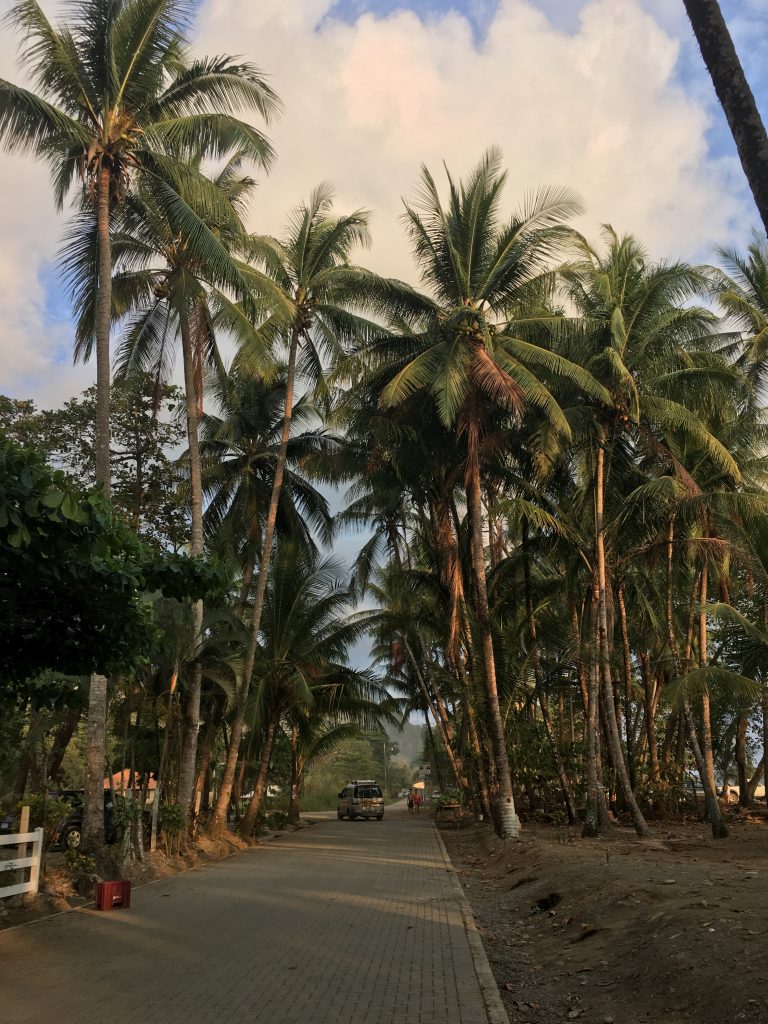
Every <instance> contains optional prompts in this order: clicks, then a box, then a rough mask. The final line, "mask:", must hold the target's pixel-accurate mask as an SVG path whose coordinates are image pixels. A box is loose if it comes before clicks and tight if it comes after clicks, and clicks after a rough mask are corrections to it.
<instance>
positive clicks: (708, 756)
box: [699, 555, 717, 792]
mask: <svg viewBox="0 0 768 1024" xmlns="http://www.w3.org/2000/svg"><path fill="white" fill-rule="evenodd" d="M707 584H708V573H707V562H706V555H705V556H704V564H703V565H702V567H701V581H700V590H699V599H700V602H701V603H700V605H699V666H700V667H701V668H703V667H704V666H705V665H706V664H707ZM701 716H702V753H703V754H704V765H705V767H706V771H707V781H708V783H709V787H710V788H711V789H712V790H713V791H714V792H717V783H716V782H715V756H714V750H713V748H712V711H711V708H710V699H709V691H708V690H707V688H706V686H705V687H704V691H703V693H702V695H701Z"/></svg>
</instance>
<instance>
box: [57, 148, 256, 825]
mask: <svg viewBox="0 0 768 1024" xmlns="http://www.w3.org/2000/svg"><path fill="white" fill-rule="evenodd" d="M244 157H245V154H244V153H243V152H240V151H238V152H236V153H235V154H233V155H232V156H231V157H230V158H229V159H228V160H227V161H226V162H225V163H224V166H223V167H222V169H221V170H220V171H219V172H218V174H216V175H215V176H214V177H213V178H212V179H211V181H210V183H209V185H210V187H211V189H212V190H213V191H215V192H218V193H219V194H220V200H221V208H222V210H224V211H225V212H224V214H223V215H220V216H218V217H214V216H213V215H212V214H206V211H205V208H202V209H198V208H197V206H196V200H197V198H198V196H197V195H196V189H195V187H192V188H189V187H188V185H189V182H186V181H185V182H182V183H180V186H179V188H180V191H179V196H180V198H181V199H182V200H183V202H184V203H185V204H186V207H187V208H188V209H189V210H190V211H192V212H193V213H194V215H195V216H196V217H197V219H198V225H197V226H198V228H199V230H195V231H193V232H191V233H190V232H189V228H190V224H189V221H188V219H187V218H184V217H182V218H181V219H179V218H178V216H177V213H178V211H177V209H176V208H175V207H167V206H166V205H165V204H164V203H162V202H161V201H160V200H159V197H158V196H157V194H156V192H155V190H154V189H153V188H152V187H151V183H150V184H149V185H148V184H147V180H146V179H141V180H139V181H138V182H137V184H136V186H135V187H134V189H133V191H132V192H131V193H130V195H128V196H126V198H125V200H124V202H123V203H122V204H121V206H120V208H119V211H118V212H117V213H116V215H115V217H114V218H113V228H114V229H113V244H112V253H113V258H114V261H115V268H116V272H115V277H114V281H113V291H112V298H113V302H112V314H113V318H114V319H118V320H123V321H125V323H126V329H125V333H124V338H123V341H122V344H121V350H120V355H119V362H118V366H119V371H120V372H122V373H131V372H140V373H149V374H151V376H152V378H153V379H154V380H155V385H156V388H157V389H158V390H159V389H160V388H161V387H162V386H163V385H164V384H165V382H166V380H167V378H168V376H169V375H170V372H171V370H172V366H173V357H174V355H175V350H176V348H177V345H178V343H179V341H180V347H181V355H182V363H183V367H184V387H185V394H186V421H187V440H188V449H187V459H188V465H189V473H188V477H189V492H190V512H191V531H190V544H189V550H190V553H191V554H192V555H195V556H199V555H202V553H203V492H202V484H201V467H200V451H199V439H198V419H199V415H200V412H201V410H202V397H203V395H202V373H203V366H204V365H205V363H208V364H214V365H219V363H220V359H219V356H218V350H217V347H216V335H215V327H214V322H215V321H216V320H219V319H225V320H226V325H227V327H228V328H229V329H232V327H233V326H234V327H236V328H237V329H239V330H240V331H241V333H242V330H243V326H242V325H243V323H244V322H247V321H245V318H244V316H243V315H242V311H241V310H240V309H239V308H238V306H237V304H236V303H235V302H234V301H233V299H232V298H230V295H232V294H234V295H235V296H240V297H241V298H242V299H244V300H246V301H247V299H248V297H249V296H250V294H251V290H252V285H253V281H252V280H251V281H249V283H248V284H246V283H245V281H244V279H243V277H242V274H241V273H240V271H239V268H238V264H237V261H236V259H235V257H234V256H233V255H232V254H231V252H232V250H233V249H234V250H235V251H236V248H237V245H238V242H239V241H242V239H243V238H244V233H243V231H242V228H241V225H240V220H239V215H240V213H241V212H242V210H243V209H244V206H245V203H246V202H247V200H248V197H249V195H250V193H251V191H252V189H253V187H254V184H255V183H254V181H253V179H252V178H250V177H249V176H248V175H246V174H244V173H243V172H242V162H243V159H244ZM200 159H201V158H200V156H199V155H198V156H196V157H195V158H194V159H193V160H192V161H191V162H190V166H191V167H193V168H195V167H197V166H198V165H199V163H200ZM201 179H202V176H201ZM97 249H98V224H97V218H96V216H95V215H94V211H93V210H92V209H91V208H86V209H84V210H82V211H81V212H80V214H79V215H78V216H77V217H76V218H75V219H74V221H73V224H72V226H71V229H70V231H69V234H68V236H67V238H66V240H65V243H64V247H63V250H62V253H61V264H62V267H63V269H64V272H65V279H66V281H67V283H68V285H69V287H70V291H71V293H72V296H73V300H74V307H75V313H76V315H77V317H78V320H77V331H78V334H79V336H80V337H87V336H88V333H89V325H90V323H91V317H92V314H93V311H94V309H95V307H96V294H97V287H98V286H97V282H96V281H95V279H94V275H93V272H92V271H93V256H94V252H95V251H96V250H97ZM250 330H251V332H252V328H251V329H250ZM202 621H203V607H202V602H197V603H196V605H195V624H196V631H195V636H196V638H197V640H196V643H197V646H198V647H199V645H200V633H201V628H202ZM201 671H202V667H201V664H200V661H199V659H196V660H195V663H194V665H193V670H192V672H191V674H190V675H189V678H188V692H187V695H186V701H185V742H184V754H183V757H182V764H181V777H180V782H179V793H178V801H179V803H180V804H182V805H184V806H187V804H189V803H190V802H191V799H192V793H193V785H194V765H195V754H196V748H197V731H198V718H199V707H200V687H201Z"/></svg>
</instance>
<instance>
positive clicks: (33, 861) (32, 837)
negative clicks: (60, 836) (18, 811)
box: [0, 828, 43, 900]
mask: <svg viewBox="0 0 768 1024" xmlns="http://www.w3.org/2000/svg"><path fill="white" fill-rule="evenodd" d="M30 844H31V847H32V851H31V853H30V851H29V845H30ZM0 846H18V847H19V853H20V854H22V856H19V857H16V858H15V859H14V860H2V859H0V872H3V873H4V872H7V871H18V873H19V875H18V877H19V878H22V877H23V875H24V872H25V870H26V868H29V881H27V882H23V881H22V882H16V883H15V884H14V885H3V886H0V900H1V899H3V898H4V897H6V896H18V895H20V894H21V893H25V892H37V888H38V886H39V884H40V862H41V860H42V855H43V830H42V829H41V828H36V829H35V831H34V832H17V833H11V834H10V835H5V836H0Z"/></svg>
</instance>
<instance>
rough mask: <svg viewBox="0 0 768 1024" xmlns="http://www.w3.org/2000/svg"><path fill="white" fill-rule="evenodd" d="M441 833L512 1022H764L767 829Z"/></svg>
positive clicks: (767, 1003)
mask: <svg viewBox="0 0 768 1024" xmlns="http://www.w3.org/2000/svg"><path fill="white" fill-rule="evenodd" d="M657 835H658V838H655V839H652V840H648V841H644V842H641V841H639V840H637V839H636V838H635V835H634V832H631V831H629V830H625V829H623V828H622V829H617V832H616V835H615V836H614V837H613V839H612V840H599V841H586V840H582V839H581V838H579V837H578V836H577V835H576V834H572V833H570V832H569V831H568V830H566V829H560V830H557V829H555V828H553V827H544V826H538V827H537V826H531V827H528V828H527V829H526V830H525V839H524V841H523V842H521V843H519V844H513V845H506V846H505V845H502V844H500V843H498V841H497V840H496V839H495V837H494V836H493V835H492V833H490V832H489V830H488V829H487V828H486V827H483V826H475V827H474V828H472V829H469V830H466V831H462V832H448V833H444V839H445V842H446V846H447V847H448V850H449V852H450V855H451V858H452V860H453V863H454V866H455V867H456V869H457V871H458V873H459V877H460V879H461V883H462V886H463V888H464V891H465V893H466V894H467V897H468V899H469V901H470V903H471V905H472V908H473V911H474V914H475V918H476V920H477V922H478V926H479V928H480V929H481V934H482V936H483V943H484V945H485V949H486V952H487V954H488V958H489V960H490V963H491V967H492V969H493V972H494V974H495V976H496V980H497V982H498V984H499V987H500V989H501V991H502V997H503V999H504V1002H505V1004H506V1006H507V1009H508V1012H509V1016H510V1020H511V1021H513V1022H514V1024H526V1022H530V1024H553V1022H559V1021H568V1020H580V1021H582V1022H583V1024H603V1022H614V1024H650V1022H654V1024H692V1022H696V1024H731V1022H742V1021H743V1022H745V1024H765V1022H766V1021H768V961H767V960H766V955H765V951H766V943H767V942H768V826H766V824H765V823H764V822H754V821H753V822H748V823H743V824H736V825H734V827H733V829H732V834H731V838H730V839H728V840H725V841H718V842H715V841H714V840H712V839H710V838H708V836H707V831H706V827H705V826H703V825H693V826H687V825H686V826H682V827H674V828H670V829H663V828H658V829H657Z"/></svg>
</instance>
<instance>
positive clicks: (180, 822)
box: [159, 804, 187, 857]
mask: <svg viewBox="0 0 768 1024" xmlns="http://www.w3.org/2000/svg"><path fill="white" fill-rule="evenodd" d="M159 820H160V827H161V828H162V839H163V846H164V847H165V852H166V853H167V854H168V856H169V857H172V856H175V855H176V854H178V852H179V844H180V843H181V834H182V832H183V831H184V829H185V827H186V824H187V815H186V812H185V809H184V806H183V804H163V805H162V807H161V808H160V813H159Z"/></svg>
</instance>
